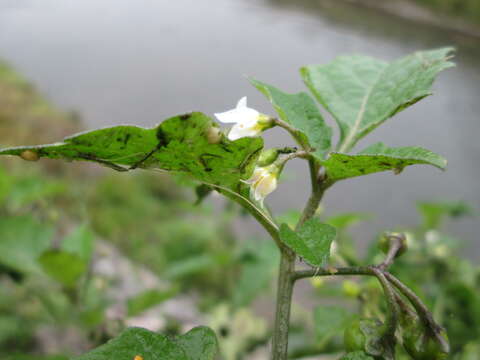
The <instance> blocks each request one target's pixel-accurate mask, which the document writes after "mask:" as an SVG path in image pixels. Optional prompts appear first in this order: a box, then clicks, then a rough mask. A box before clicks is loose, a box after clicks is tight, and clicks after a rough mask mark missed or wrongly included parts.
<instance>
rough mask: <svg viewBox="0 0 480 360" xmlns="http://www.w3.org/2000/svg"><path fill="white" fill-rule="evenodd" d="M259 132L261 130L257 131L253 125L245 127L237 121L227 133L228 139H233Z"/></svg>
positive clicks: (254, 134) (255, 134)
mask: <svg viewBox="0 0 480 360" xmlns="http://www.w3.org/2000/svg"><path fill="white" fill-rule="evenodd" d="M260 132H261V131H259V130H258V129H256V128H255V127H247V126H244V125H243V124H242V123H237V124H235V125H233V127H232V128H231V129H230V132H229V133H228V139H229V140H232V141H233V140H237V139H240V138H242V137H248V136H251V137H253V136H257V135H258V134H259V133H260Z"/></svg>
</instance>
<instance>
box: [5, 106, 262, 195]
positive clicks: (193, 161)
mask: <svg viewBox="0 0 480 360" xmlns="http://www.w3.org/2000/svg"><path fill="white" fill-rule="evenodd" d="M212 126H217V125H216V124H214V123H213V121H212V119H211V118H209V117H208V116H206V115H204V114H202V113H198V112H194V113H190V114H185V115H181V116H175V117H172V118H169V119H167V120H165V121H164V122H162V123H161V124H160V125H158V126H156V127H154V128H149V129H147V128H141V127H138V126H114V127H111V128H105V129H100V130H94V131H88V132H84V133H81V134H77V135H74V136H72V137H69V138H66V139H64V141H63V142H60V143H56V144H50V145H39V146H27V147H16V148H9V149H3V150H1V151H0V155H18V156H22V157H24V158H25V153H30V152H34V153H35V154H36V155H37V156H38V157H47V158H53V159H64V160H85V161H94V162H97V163H100V164H103V165H105V166H108V167H111V168H113V169H115V170H118V171H126V170H128V169H133V168H137V167H139V168H147V169H149V168H156V169H162V170H167V171H174V172H182V173H186V174H188V175H190V176H193V177H194V178H196V179H197V180H199V181H201V182H205V183H209V184H215V185H220V186H225V187H229V188H234V187H236V186H237V185H238V184H239V182H240V180H241V179H246V178H248V177H250V175H251V173H252V171H253V167H254V165H255V161H256V159H257V157H258V155H259V153H260V151H261V149H262V147H263V140H262V139H261V138H258V137H257V138H251V137H245V138H241V139H238V140H236V141H229V140H228V139H227V138H226V137H225V136H222V137H221V139H220V141H219V142H215V143H211V141H210V142H209V139H208V137H207V135H206V133H207V132H208V130H209V129H210V128H211V127H212Z"/></svg>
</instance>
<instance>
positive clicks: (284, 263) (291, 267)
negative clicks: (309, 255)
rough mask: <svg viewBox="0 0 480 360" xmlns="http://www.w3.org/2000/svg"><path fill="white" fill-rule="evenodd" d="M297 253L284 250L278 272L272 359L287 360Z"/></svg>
mask: <svg viewBox="0 0 480 360" xmlns="http://www.w3.org/2000/svg"><path fill="white" fill-rule="evenodd" d="M295 257H296V256H295V254H294V253H293V252H292V251H291V250H285V251H282V255H281V259H280V268H279V274H278V288H277V305H276V311H275V328H274V331H273V339H272V360H286V359H287V351H288V330H289V327H290V309H291V303H292V295H293V284H294V281H293V277H292V275H293V273H294V272H295Z"/></svg>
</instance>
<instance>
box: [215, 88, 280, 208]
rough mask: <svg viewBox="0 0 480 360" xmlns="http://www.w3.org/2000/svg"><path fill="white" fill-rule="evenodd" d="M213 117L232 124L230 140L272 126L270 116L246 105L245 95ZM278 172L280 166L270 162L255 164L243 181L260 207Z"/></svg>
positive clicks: (272, 189) (259, 131) (259, 132)
mask: <svg viewBox="0 0 480 360" xmlns="http://www.w3.org/2000/svg"><path fill="white" fill-rule="evenodd" d="M215 117H216V118H217V119H218V121H220V122H222V123H225V124H234V125H233V127H232V128H231V129H230V132H229V133H228V139H229V140H232V141H233V140H237V139H240V138H242V137H246V136H258V135H260V134H261V133H262V132H263V131H265V130H267V129H269V128H271V127H273V126H274V121H273V119H272V118H271V117H269V116H267V115H264V114H261V113H260V112H258V111H257V110H255V109H252V108H249V107H248V106H247V97H243V98H241V99H240V100H239V101H238V103H237V106H236V107H235V109H232V110H229V111H226V112H223V113H216V114H215ZM262 165H263V164H262ZM279 173H280V167H279V166H278V165H276V164H275V163H274V162H272V163H270V164H266V165H264V166H257V167H256V168H255V170H254V171H253V174H252V176H251V178H250V179H248V180H247V181H245V183H246V184H248V185H250V197H251V198H252V199H253V200H255V201H258V202H259V203H260V205H261V206H262V207H263V200H264V199H265V197H266V196H267V195H268V194H270V193H271V192H273V191H274V190H275V189H276V188H277V182H278V181H277V179H278V175H279Z"/></svg>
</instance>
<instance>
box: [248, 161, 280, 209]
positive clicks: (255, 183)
mask: <svg viewBox="0 0 480 360" xmlns="http://www.w3.org/2000/svg"><path fill="white" fill-rule="evenodd" d="M279 170H280V169H279V167H278V166H277V165H276V164H271V165H268V166H264V167H256V168H255V170H254V171H253V174H252V177H251V178H250V179H248V180H247V181H246V183H247V184H249V185H250V197H251V198H253V199H254V200H255V201H259V202H260V204H262V206H263V200H264V199H265V197H266V196H267V195H268V194H270V193H271V192H273V191H274V190H275V189H276V188H277V183H278V181H277V178H278V173H279Z"/></svg>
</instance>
